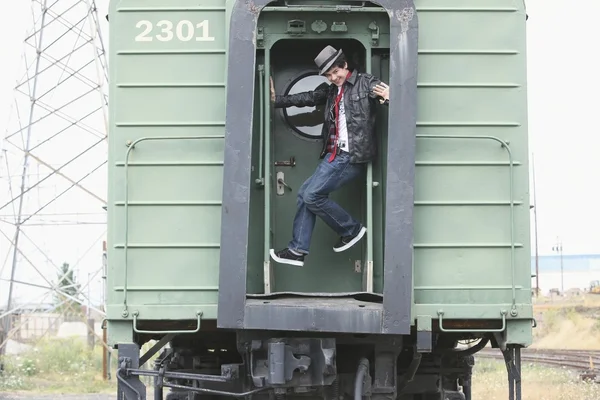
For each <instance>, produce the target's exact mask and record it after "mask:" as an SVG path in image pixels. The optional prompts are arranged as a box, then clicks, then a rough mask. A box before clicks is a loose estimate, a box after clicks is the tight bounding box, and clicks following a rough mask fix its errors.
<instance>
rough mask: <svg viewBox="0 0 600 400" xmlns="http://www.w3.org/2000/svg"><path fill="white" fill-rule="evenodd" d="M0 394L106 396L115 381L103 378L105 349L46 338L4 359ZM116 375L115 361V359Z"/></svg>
mask: <svg viewBox="0 0 600 400" xmlns="http://www.w3.org/2000/svg"><path fill="white" fill-rule="evenodd" d="M2 362H3V363H4V368H5V370H4V372H3V373H2V374H1V375H0V392H3V391H12V392H15V391H33V392H36V393H106V392H114V390H115V389H114V388H115V382H114V380H113V381H104V380H103V379H102V347H101V346H95V348H94V349H93V350H91V351H90V349H89V348H88V346H87V342H86V341H85V340H79V339H75V338H68V339H57V338H44V339H42V340H40V341H39V342H38V343H37V344H36V345H35V346H34V347H32V348H31V349H30V350H29V351H27V352H25V353H22V354H19V355H14V356H8V355H7V356H5V357H4V359H3V360H2ZM111 364H112V365H111V373H113V374H114V370H115V369H114V368H115V366H116V360H114V358H113V360H112V363H111Z"/></svg>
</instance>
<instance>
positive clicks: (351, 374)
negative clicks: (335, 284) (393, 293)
mask: <svg viewBox="0 0 600 400" xmlns="http://www.w3.org/2000/svg"><path fill="white" fill-rule="evenodd" d="M458 339H460V338H457V337H454V336H451V335H447V336H440V337H438V338H437V341H436V342H435V343H434V345H433V346H432V348H431V349H430V350H431V351H422V350H423V349H419V347H420V346H418V344H417V340H415V337H414V336H381V335H323V333H320V334H319V333H314V334H311V333H308V332H306V333H304V334H303V335H302V336H298V335H297V333H295V332H270V331H260V332H259V331H240V332H237V333H234V332H226V333H223V332H210V333H206V334H202V335H198V336H191V335H179V336H175V335H173V334H169V335H166V336H164V337H163V338H162V339H160V340H159V341H158V342H157V343H156V344H155V345H154V346H153V347H152V348H151V349H150V350H149V351H148V352H146V353H145V354H143V355H140V351H139V349H140V347H139V346H138V345H137V344H135V343H131V344H120V345H119V348H118V350H119V356H118V357H119V358H118V363H119V366H118V370H117V374H116V376H117V379H118V399H123V400H130V399H140V400H145V399H151V398H153V399H155V400H159V399H165V398H166V399H168V400H183V399H186V400H194V399H200V398H209V397H210V398H230V397H233V398H246V399H250V398H252V399H253V400H254V399H256V400H262V399H265V400H267V399H268V400H274V399H277V400H288V399H289V400H291V399H300V398H302V399H314V398H319V399H323V400H345V399H355V400H357V399H370V400H394V399H398V400H471V399H472V395H471V386H472V379H471V377H472V370H473V367H474V363H475V360H474V354H475V353H476V352H477V351H479V350H481V349H482V348H483V347H485V346H486V345H487V344H488V343H490V342H491V344H492V346H494V347H498V342H497V341H496V340H495V337H494V336H490V337H488V336H484V337H482V338H480V339H479V340H478V341H477V343H476V344H474V345H472V346H471V347H465V348H464V349H462V348H460V347H459V346H457V344H458V343H459V341H458ZM165 345H167V346H165ZM498 351H502V352H503V355H504V359H505V364H506V366H507V375H508V384H509V400H521V379H520V372H521V362H520V361H521V358H520V347H506V348H505V349H504V350H501V349H498ZM151 360H152V361H151ZM142 376H150V377H153V382H154V384H153V386H154V387H153V390H152V392H151V391H150V390H147V388H146V385H144V384H143V382H142V381H141V380H140V377H142ZM148 389H149V388H148ZM165 395H166V396H165Z"/></svg>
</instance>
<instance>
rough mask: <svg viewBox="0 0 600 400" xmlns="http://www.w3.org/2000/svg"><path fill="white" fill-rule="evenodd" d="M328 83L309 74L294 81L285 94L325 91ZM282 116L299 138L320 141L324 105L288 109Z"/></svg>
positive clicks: (321, 77) (318, 76) (322, 77)
mask: <svg viewBox="0 0 600 400" xmlns="http://www.w3.org/2000/svg"><path fill="white" fill-rule="evenodd" d="M328 86H329V81H328V80H327V78H325V77H324V76H320V75H316V74H310V75H302V76H300V77H299V78H297V79H295V80H294V81H293V82H292V84H291V85H290V86H289V87H288V89H287V90H286V92H285V94H296V93H301V92H307V91H309V90H320V89H325V88H327V87H328ZM283 115H284V116H285V120H286V121H287V123H288V124H289V125H290V127H291V128H292V129H293V130H294V131H296V133H298V134H299V135H300V136H302V137H305V138H308V139H320V138H321V128H322V126H323V122H324V120H325V104H323V105H319V106H317V107H288V108H284V109H283Z"/></svg>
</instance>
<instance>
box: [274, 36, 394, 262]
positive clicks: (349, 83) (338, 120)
mask: <svg viewBox="0 0 600 400" xmlns="http://www.w3.org/2000/svg"><path fill="white" fill-rule="evenodd" d="M314 61H315V64H316V65H317V67H318V68H319V73H320V74H321V75H324V76H325V77H327V79H328V80H329V81H330V82H331V83H332V85H329V86H328V87H327V88H323V89H318V90H315V91H308V92H304V93H298V94H293V95H288V96H276V95H275V89H274V88H273V79H271V100H272V101H273V102H274V103H275V107H276V108H282V107H292V106H296V107H306V106H317V105H323V104H325V122H324V123H323V130H322V133H321V135H322V139H323V148H322V150H321V154H320V158H322V161H321V162H320V163H319V165H318V166H317V169H316V171H315V172H314V174H313V175H312V176H311V177H309V178H308V179H307V180H306V181H305V182H304V184H303V185H302V186H301V187H300V189H299V190H298V208H297V211H296V216H295V218H294V226H293V237H292V240H291V241H290V242H289V244H288V247H287V248H285V249H283V250H280V251H277V252H275V251H273V250H271V257H272V258H273V259H274V260H275V261H277V262H279V263H284V264H290V265H295V266H300V267H301V266H303V265H304V257H305V256H306V255H307V254H308V253H309V247H310V241H311V236H312V232H313V229H314V226H315V221H316V217H317V215H318V216H319V217H320V218H321V219H322V220H323V221H324V222H325V223H326V224H327V225H329V227H331V229H333V230H334V231H335V232H337V233H338V234H339V235H340V240H339V241H338V242H337V243H336V244H335V246H333V251H335V252H341V251H344V250H347V249H349V248H350V247H352V246H353V245H355V244H356V243H357V242H358V241H359V240H360V239H362V237H363V236H364V234H365V232H366V230H367V229H366V227H364V226H363V225H362V224H361V223H360V222H358V221H356V220H355V219H354V218H353V217H352V216H351V215H350V214H348V212H346V210H344V209H343V208H342V207H340V206H339V205H338V204H337V203H335V202H334V201H332V200H331V199H329V197H328V196H329V194H330V193H331V192H333V191H335V190H337V189H339V188H340V187H342V186H343V185H345V184H347V183H349V182H351V181H352V180H354V179H355V178H356V177H358V176H359V175H360V174H361V173H362V171H363V169H364V168H365V165H366V163H368V162H369V161H371V160H372V159H373V158H374V156H375V153H376V148H375V134H374V132H373V125H374V122H375V112H374V111H375V110H374V107H375V105H376V104H377V103H380V104H386V105H387V104H388V102H389V86H388V85H386V84H385V83H383V82H381V81H380V80H379V79H377V78H375V77H373V76H372V75H369V74H365V73H359V72H358V71H356V70H353V71H350V70H349V69H348V64H347V62H346V58H345V56H344V54H343V53H342V50H341V49H340V50H336V49H334V48H333V47H332V46H327V47H325V48H324V49H323V50H322V51H321V52H320V53H319V55H318V56H317V57H316V58H315V60H314Z"/></svg>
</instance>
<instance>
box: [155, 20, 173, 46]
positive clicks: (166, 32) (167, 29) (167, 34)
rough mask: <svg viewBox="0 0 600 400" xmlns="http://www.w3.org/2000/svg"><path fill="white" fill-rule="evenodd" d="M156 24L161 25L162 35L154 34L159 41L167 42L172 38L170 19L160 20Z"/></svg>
mask: <svg viewBox="0 0 600 400" xmlns="http://www.w3.org/2000/svg"><path fill="white" fill-rule="evenodd" d="M156 26H159V27H163V28H162V30H161V32H162V33H163V35H160V36H159V35H156V38H157V39H158V40H160V41H161V42H168V41H170V40H173V23H172V22H171V21H167V20H162V21H158V23H157V24H156Z"/></svg>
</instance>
